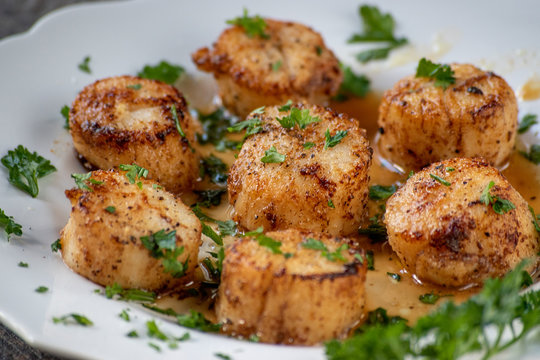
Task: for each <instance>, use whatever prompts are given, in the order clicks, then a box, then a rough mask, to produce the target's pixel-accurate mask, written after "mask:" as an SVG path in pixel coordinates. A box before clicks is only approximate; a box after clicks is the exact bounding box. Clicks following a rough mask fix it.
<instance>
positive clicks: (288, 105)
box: [278, 99, 293, 112]
mask: <svg viewBox="0 0 540 360" xmlns="http://www.w3.org/2000/svg"><path fill="white" fill-rule="evenodd" d="M292 103H293V102H292V100H290V99H289V100H288V101H287V102H286V103H285V104H284V105H281V106H280V107H279V108H278V110H279V111H281V112H283V111H290V110H291V107H292Z"/></svg>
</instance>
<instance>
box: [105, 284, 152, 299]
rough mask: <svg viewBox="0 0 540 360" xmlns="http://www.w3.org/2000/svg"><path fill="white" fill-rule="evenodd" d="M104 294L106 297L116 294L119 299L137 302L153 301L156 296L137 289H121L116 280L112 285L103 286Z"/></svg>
mask: <svg viewBox="0 0 540 360" xmlns="http://www.w3.org/2000/svg"><path fill="white" fill-rule="evenodd" d="M105 296H106V297H107V299H112V298H113V297H115V296H117V297H118V299H119V300H124V301H137V302H154V301H156V298H157V296H156V294H155V293H153V292H149V291H144V290H139V289H123V288H122V287H121V286H120V285H119V284H118V283H116V282H115V283H114V284H113V285H110V286H107V287H105Z"/></svg>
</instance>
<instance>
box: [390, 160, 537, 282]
mask: <svg viewBox="0 0 540 360" xmlns="http://www.w3.org/2000/svg"><path fill="white" fill-rule="evenodd" d="M451 169H455V170H451ZM430 174H433V175H436V176H439V177H441V178H443V179H444V180H446V181H448V182H450V183H451V185H450V186H445V185H444V184H441V183H440V182H438V181H437V180H435V179H434V178H432V177H431V175H430ZM491 181H493V182H494V183H495V185H494V186H493V187H492V188H491V190H490V193H491V195H492V196H494V197H495V196H498V197H499V198H501V199H506V200H509V201H511V202H512V203H513V204H514V205H515V207H516V208H515V209H513V210H510V211H509V212H507V213H504V214H497V213H495V211H494V210H493V208H492V207H491V206H486V205H485V204H484V203H482V201H480V197H481V195H482V192H483V191H484V189H485V188H486V187H487V186H488V184H489V183H490V182H491ZM385 223H386V226H387V230H388V240H389V243H390V245H391V246H392V249H393V250H394V251H395V252H396V253H397V254H398V256H399V257H400V259H401V261H402V262H403V264H404V265H405V266H406V267H407V269H409V270H410V271H411V272H413V273H415V274H416V275H418V277H419V278H420V279H423V280H427V281H430V282H433V283H436V284H439V285H445V286H455V287H461V286H466V285H468V284H471V283H472V284H478V283H481V282H482V281H483V280H484V279H486V278H489V277H499V276H503V275H504V274H506V273H507V272H508V271H509V270H511V269H512V268H513V267H514V266H516V265H517V264H518V263H519V262H520V261H521V260H522V259H525V258H536V253H537V252H538V250H539V249H540V246H539V240H540V236H539V235H538V233H537V231H536V230H535V228H534V225H533V223H532V215H531V213H530V212H529V209H528V205H527V202H526V201H525V200H524V199H523V198H522V197H521V195H520V194H519V193H518V192H517V191H516V190H515V189H514V188H513V187H512V186H511V185H510V183H509V182H508V181H507V180H506V179H505V178H504V177H503V176H502V175H501V173H500V172H499V171H498V170H497V169H495V168H493V167H492V166H490V165H489V164H488V163H487V162H486V161H485V160H482V159H467V158H459V159H451V160H446V161H443V162H440V163H435V164H432V165H430V166H429V167H427V168H425V169H423V170H422V171H420V172H419V173H417V174H415V175H414V176H413V177H411V178H410V179H409V180H408V181H407V183H406V184H405V185H404V186H403V187H402V188H400V189H399V190H398V191H397V192H396V193H395V194H394V195H393V196H392V197H391V198H390V199H389V200H388V202H387V204H386V213H385ZM534 267H535V265H534V264H533V265H532V266H531V267H530V269H533V268H534Z"/></svg>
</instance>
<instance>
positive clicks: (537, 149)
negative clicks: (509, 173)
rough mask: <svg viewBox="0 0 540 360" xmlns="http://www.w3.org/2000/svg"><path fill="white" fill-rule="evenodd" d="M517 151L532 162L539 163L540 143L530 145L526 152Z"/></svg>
mask: <svg viewBox="0 0 540 360" xmlns="http://www.w3.org/2000/svg"><path fill="white" fill-rule="evenodd" d="M519 153H520V154H521V155H523V157H524V158H525V159H527V160H529V161H530V162H532V163H533V164H536V165H538V164H540V144H534V145H532V146H531V148H530V149H529V152H528V153H527V152H525V151H520V152H519Z"/></svg>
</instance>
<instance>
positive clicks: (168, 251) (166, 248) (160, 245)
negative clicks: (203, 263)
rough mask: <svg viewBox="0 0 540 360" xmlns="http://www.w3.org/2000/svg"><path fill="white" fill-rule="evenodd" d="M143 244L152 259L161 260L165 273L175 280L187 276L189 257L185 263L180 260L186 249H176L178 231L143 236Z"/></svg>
mask: <svg viewBox="0 0 540 360" xmlns="http://www.w3.org/2000/svg"><path fill="white" fill-rule="evenodd" d="M141 242H142V244H143V245H144V247H145V248H147V249H148V251H150V254H151V255H152V257H154V258H156V259H161V264H162V265H163V269H164V272H166V273H171V275H172V276H173V277H175V278H179V277H182V276H184V275H185V272H186V270H187V267H188V261H189V257H188V258H187V259H186V261H184V262H183V263H182V262H181V261H179V260H178V257H179V256H180V255H182V253H183V252H184V247H183V246H181V247H179V248H177V247H176V230H172V231H170V232H168V233H166V232H165V230H164V229H161V230H159V231H158V232H155V233H153V234H151V235H149V236H141Z"/></svg>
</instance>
